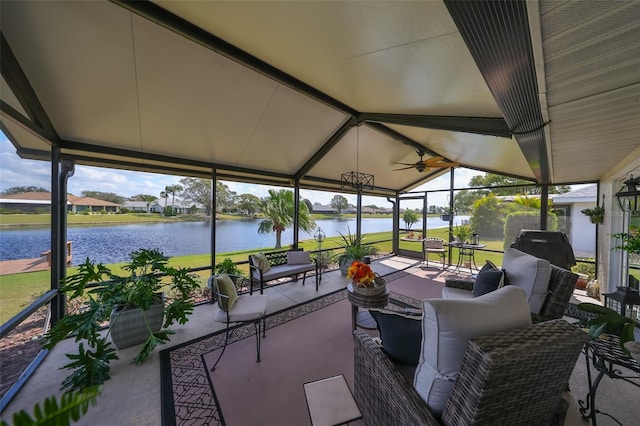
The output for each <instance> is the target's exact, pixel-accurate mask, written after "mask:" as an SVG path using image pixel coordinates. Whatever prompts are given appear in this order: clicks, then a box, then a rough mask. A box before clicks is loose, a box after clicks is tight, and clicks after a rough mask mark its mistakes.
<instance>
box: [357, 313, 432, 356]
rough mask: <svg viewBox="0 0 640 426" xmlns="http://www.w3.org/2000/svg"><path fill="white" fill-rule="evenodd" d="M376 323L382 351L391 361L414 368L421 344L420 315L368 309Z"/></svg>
mask: <svg viewBox="0 0 640 426" xmlns="http://www.w3.org/2000/svg"><path fill="white" fill-rule="evenodd" d="M369 313H370V314H371V316H372V317H373V319H374V320H375V321H376V324H377V326H378V332H379V333H380V339H382V349H383V350H384V352H385V353H386V354H387V355H388V356H389V358H391V360H393V361H395V362H398V363H401V364H406V365H412V366H416V365H418V359H419V358H420V345H421V342H422V313H419V314H402V313H399V312H394V311H388V310H382V309H370V310H369Z"/></svg>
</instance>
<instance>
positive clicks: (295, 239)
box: [293, 179, 300, 250]
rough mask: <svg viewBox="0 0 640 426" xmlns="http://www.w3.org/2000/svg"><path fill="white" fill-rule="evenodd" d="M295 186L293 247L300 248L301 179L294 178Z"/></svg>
mask: <svg viewBox="0 0 640 426" xmlns="http://www.w3.org/2000/svg"><path fill="white" fill-rule="evenodd" d="M294 182H295V183H294V187H293V249H294V250H295V249H297V248H298V242H299V241H300V240H299V238H300V236H299V234H300V230H299V229H298V226H300V217H299V216H298V215H299V214H300V179H295V180H294Z"/></svg>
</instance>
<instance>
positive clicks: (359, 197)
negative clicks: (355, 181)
mask: <svg viewBox="0 0 640 426" xmlns="http://www.w3.org/2000/svg"><path fill="white" fill-rule="evenodd" d="M356 200H357V202H356V236H357V237H358V238H360V237H361V236H362V191H358V194H357V197H356Z"/></svg>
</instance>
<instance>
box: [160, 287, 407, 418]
mask: <svg viewBox="0 0 640 426" xmlns="http://www.w3.org/2000/svg"><path fill="white" fill-rule="evenodd" d="M390 296H391V297H393V298H394V299H396V300H398V301H400V302H402V303H405V304H406V305H408V306H409V305H410V306H419V301H417V300H415V299H412V298H410V297H407V296H403V295H401V294H398V293H393V292H392V293H391V294H390ZM346 297H347V294H346V291H345V290H344V289H342V290H339V291H336V292H334V293H330V294H328V295H325V296H321V297H318V298H316V299H312V300H310V301H308V302H305V303H302V304H299V305H295V306H292V307H290V308H287V309H285V310H282V311H279V312H275V313H272V314H269V315H268V316H267V333H266V338H264V339H263V341H262V355H261V362H260V363H257V362H256V359H255V356H256V354H255V344H256V343H255V338H254V334H253V333H254V328H253V325H251V324H248V325H243V326H237V327H235V328H234V330H233V333H232V334H231V335H230V342H235V343H233V344H230V345H229V346H228V347H227V349H226V352H225V354H224V356H223V357H222V360H221V361H220V363H219V364H218V366H217V368H216V370H215V371H214V372H211V373H209V368H210V366H211V365H212V364H213V362H215V359H216V358H217V356H218V355H219V351H220V350H221V349H220V348H221V347H222V345H223V343H224V330H221V331H219V332H216V333H212V334H210V335H207V336H203V337H201V338H198V339H195V340H192V341H190V342H186V343H183V344H181V345H177V346H175V347H172V348H169V349H166V350H163V351H161V352H160V368H161V375H162V377H161V386H162V389H161V395H162V418H163V424H165V425H174V424H175V425H226V424H229V425H238V424H241V425H243V426H245V425H250V424H256V425H258V424H260V425H268V424H274V425H275V424H278V425H287V424H291V425H298V424H305V423H309V418H308V412H307V406H306V402H305V397H304V391H303V384H304V383H305V382H308V381H313V380H317V379H322V378H325V377H330V376H333V375H338V374H344V375H345V377H346V378H347V380H348V382H349V384H350V386H351V385H352V380H353V337H352V334H351V305H350V303H349V302H348V301H347V300H346ZM294 319H297V321H292V320H294ZM247 337H250V338H248V339H246V338H247ZM278 407H286V409H279V408H278ZM223 413H224V414H223ZM274 416H276V417H274Z"/></svg>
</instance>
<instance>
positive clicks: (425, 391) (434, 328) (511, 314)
mask: <svg viewBox="0 0 640 426" xmlns="http://www.w3.org/2000/svg"><path fill="white" fill-rule="evenodd" d="M422 304H423V310H424V315H423V317H422V345H421V349H420V358H419V361H418V367H417V368H416V373H415V376H414V382H413V386H414V388H415V389H416V391H417V392H418V394H419V395H420V396H421V397H422V399H424V400H425V401H426V403H427V406H428V407H429V409H430V410H431V411H433V412H434V413H435V414H436V415H438V416H439V415H441V414H442V411H443V410H444V406H445V403H446V402H447V399H448V398H449V393H450V392H451V388H452V387H453V383H454V382H455V380H456V378H457V377H458V371H459V370H460V365H461V364H462V360H463V358H464V353H465V351H466V349H467V344H468V343H469V340H471V339H473V338H476V337H479V336H485V335H490V334H494V333H497V332H499V331H505V330H511V329H514V328H524V327H527V326H529V325H531V313H530V312H529V305H528V304H527V298H526V293H525V291H524V290H523V289H521V288H518V287H513V286H506V287H503V288H501V289H498V290H496V291H492V292H491V293H487V294H485V295H483V296H480V297H476V298H473V299H427V300H424V301H423V302H422Z"/></svg>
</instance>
